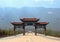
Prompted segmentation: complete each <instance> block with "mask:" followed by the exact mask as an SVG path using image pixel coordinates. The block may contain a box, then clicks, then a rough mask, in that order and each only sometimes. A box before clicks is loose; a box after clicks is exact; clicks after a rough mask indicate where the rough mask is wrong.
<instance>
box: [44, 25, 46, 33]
mask: <svg viewBox="0 0 60 42" xmlns="http://www.w3.org/2000/svg"><path fill="white" fill-rule="evenodd" d="M44 34H46V26H44Z"/></svg>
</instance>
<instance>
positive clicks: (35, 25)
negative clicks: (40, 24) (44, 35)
mask: <svg viewBox="0 0 60 42" xmlns="http://www.w3.org/2000/svg"><path fill="white" fill-rule="evenodd" d="M35 35H37V26H36V25H35Z"/></svg>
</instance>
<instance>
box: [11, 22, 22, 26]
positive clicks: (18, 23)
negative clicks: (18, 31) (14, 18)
mask: <svg viewBox="0 0 60 42" xmlns="http://www.w3.org/2000/svg"><path fill="white" fill-rule="evenodd" d="M11 24H13V25H20V24H22V22H12V23H11Z"/></svg>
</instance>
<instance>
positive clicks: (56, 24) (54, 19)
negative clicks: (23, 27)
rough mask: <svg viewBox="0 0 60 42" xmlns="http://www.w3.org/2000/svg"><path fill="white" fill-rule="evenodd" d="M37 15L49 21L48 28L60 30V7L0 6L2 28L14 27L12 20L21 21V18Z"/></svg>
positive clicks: (41, 19) (0, 27) (0, 26)
mask: <svg viewBox="0 0 60 42" xmlns="http://www.w3.org/2000/svg"><path fill="white" fill-rule="evenodd" d="M25 17H33V18H34V17H36V18H40V21H47V22H49V24H48V25H47V29H51V30H56V31H60V8H44V7H22V8H10V7H6V8H0V29H9V28H13V26H12V25H11V23H10V22H13V21H17V22H19V21H20V18H25Z"/></svg>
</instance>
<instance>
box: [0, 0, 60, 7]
mask: <svg viewBox="0 0 60 42" xmlns="http://www.w3.org/2000/svg"><path fill="white" fill-rule="evenodd" d="M59 4H60V0H0V7H2V8H3V7H14V8H20V7H47V8H51V7H52V8H60V5H59Z"/></svg>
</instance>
